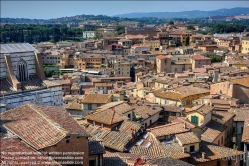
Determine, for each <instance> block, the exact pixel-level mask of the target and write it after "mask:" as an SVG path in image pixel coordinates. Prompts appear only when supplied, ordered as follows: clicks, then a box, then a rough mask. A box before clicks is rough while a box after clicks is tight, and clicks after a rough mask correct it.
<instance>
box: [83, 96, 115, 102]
mask: <svg viewBox="0 0 249 166" xmlns="http://www.w3.org/2000/svg"><path fill="white" fill-rule="evenodd" d="M111 97H112V95H106V94H88V95H87V96H86V97H85V98H84V99H83V100H82V101H81V102H82V103H96V104H105V103H107V102H108V101H109V100H110V99H111Z"/></svg>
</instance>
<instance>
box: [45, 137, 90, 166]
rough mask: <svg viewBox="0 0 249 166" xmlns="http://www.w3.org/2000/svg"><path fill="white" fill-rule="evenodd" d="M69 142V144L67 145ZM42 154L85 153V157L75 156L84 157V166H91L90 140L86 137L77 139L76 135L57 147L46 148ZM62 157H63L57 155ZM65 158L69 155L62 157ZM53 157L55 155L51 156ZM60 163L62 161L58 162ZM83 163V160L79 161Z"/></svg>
mask: <svg viewBox="0 0 249 166" xmlns="http://www.w3.org/2000/svg"><path fill="white" fill-rule="evenodd" d="M67 140H69V142H68V143H67ZM40 151H41V152H84V154H83V155H75V157H83V164H82V165H83V166H89V154H88V139H87V138H86V137H82V136H80V137H77V136H74V135H71V136H70V138H68V139H67V138H64V139H63V140H61V141H60V142H59V143H58V144H57V145H54V146H51V147H47V148H44V149H43V150H40ZM56 156H57V157H58V156H61V155H56ZM62 156H63V157H65V156H67V155H62ZM71 156H72V157H74V156H73V155H70V157H71ZM51 157H53V155H51ZM56 161H58V162H60V160H56ZM63 161H77V160H68V159H66V160H63ZM78 161H82V160H78Z"/></svg>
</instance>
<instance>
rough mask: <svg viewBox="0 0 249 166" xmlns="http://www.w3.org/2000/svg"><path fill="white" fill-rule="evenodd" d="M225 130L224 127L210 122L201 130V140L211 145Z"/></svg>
mask: <svg viewBox="0 0 249 166" xmlns="http://www.w3.org/2000/svg"><path fill="white" fill-rule="evenodd" d="M225 129H226V126H225V125H223V124H221V123H219V122H216V121H213V120H211V121H210V122H209V123H208V124H207V125H206V126H204V127H203V128H202V133H201V140H202V141H206V142H210V143H212V142H213V141H214V140H215V139H216V138H217V137H218V136H219V135H220V134H221V133H222V132H223V131H224V130H225Z"/></svg>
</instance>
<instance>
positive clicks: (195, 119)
mask: <svg viewBox="0 0 249 166" xmlns="http://www.w3.org/2000/svg"><path fill="white" fill-rule="evenodd" d="M191 122H193V123H195V124H198V117H197V116H191Z"/></svg>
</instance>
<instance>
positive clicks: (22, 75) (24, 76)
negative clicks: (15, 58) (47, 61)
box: [17, 60, 28, 82]
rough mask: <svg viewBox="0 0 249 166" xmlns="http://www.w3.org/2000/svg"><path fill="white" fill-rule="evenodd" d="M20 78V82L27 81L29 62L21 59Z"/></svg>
mask: <svg viewBox="0 0 249 166" xmlns="http://www.w3.org/2000/svg"><path fill="white" fill-rule="evenodd" d="M17 72H18V79H19V81H20V82H22V81H27V77H28V73H27V64H26V62H25V61H24V60H20V61H19V62H18V64H17Z"/></svg>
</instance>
